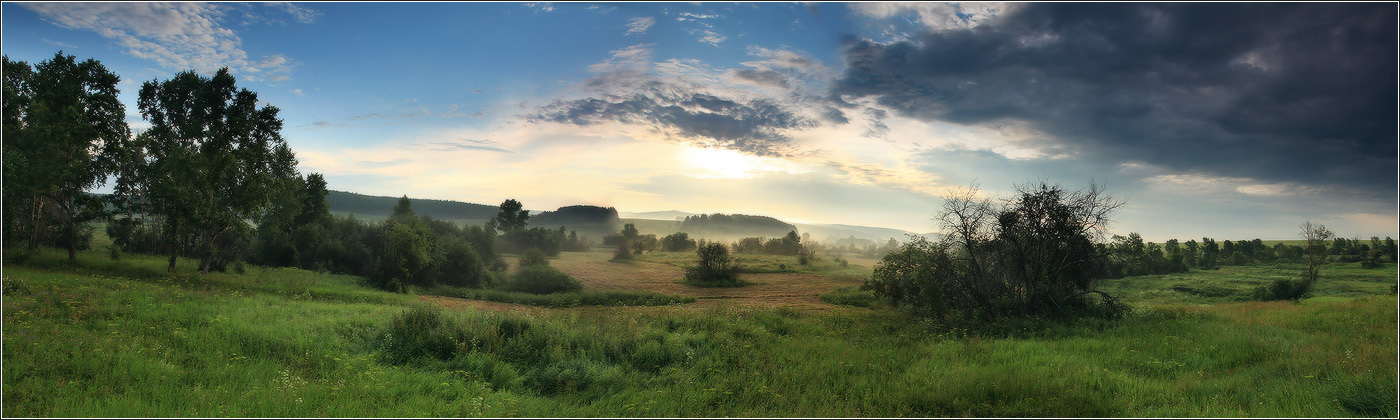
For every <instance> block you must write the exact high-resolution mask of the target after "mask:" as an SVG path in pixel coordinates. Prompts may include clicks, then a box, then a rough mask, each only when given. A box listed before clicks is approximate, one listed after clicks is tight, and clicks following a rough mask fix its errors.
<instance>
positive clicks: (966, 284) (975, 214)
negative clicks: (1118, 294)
mask: <svg viewBox="0 0 1400 420" xmlns="http://www.w3.org/2000/svg"><path fill="white" fill-rule="evenodd" d="M976 196H977V195H976V194H954V195H949V196H945V206H944V211H943V213H942V214H940V215H939V218H938V219H939V220H941V221H943V224H944V226H945V228H950V229H948V230H947V231H946V232H945V235H944V237H945V239H944V240H943V241H942V242H940V243H930V242H928V241H926V240H921V239H920V238H914V239H915V240H913V241H911V242H910V243H908V244H905V245H904V246H903V247H901V248H898V249H895V250H893V251H892V252H891V253H889V254H886V256H885V257H883V258H882V259H881V261H880V263H879V264H877V265H876V267H875V271H874V274H873V275H872V276H871V279H870V283H869V284H870V287H871V288H872V290H873V291H874V292H875V293H876V295H878V296H882V297H884V298H885V299H887V300H889V301H890V302H891V303H894V304H896V305H901V306H907V307H910V308H912V309H914V310H916V311H919V312H924V313H928V314H932V315H935V316H943V315H947V314H950V313H952V312H958V313H966V314H968V315H975V316H979V317H982V318H984V319H990V318H993V317H997V316H1008V315H1031V316H1041V315H1045V316H1050V315H1066V314H1070V313H1075V312H1076V310H1096V309H1094V308H1100V307H1101V306H1100V305H1098V304H1095V303H1093V302H1091V301H1089V300H1088V299H1087V298H1086V297H1085V296H1086V295H1087V294H1089V293H1097V294H1099V295H1100V296H1102V297H1103V298H1104V299H1105V303H1106V304H1107V305H1106V306H1107V307H1108V308H1110V309H1111V310H1112V311H1111V313H1114V314H1117V313H1120V310H1121V307H1120V306H1118V305H1116V302H1115V301H1114V300H1113V299H1112V298H1111V297H1110V296H1108V295H1107V294H1105V293H1103V292H1101V291H1097V290H1093V287H1094V285H1095V284H1096V280H1097V279H1098V276H1099V275H1101V273H1103V264H1104V262H1105V258H1106V255H1104V254H1103V253H1102V252H1100V249H1101V248H1102V247H1098V246H1095V245H1094V240H1095V239H1098V238H1101V237H1102V236H1103V235H1104V229H1105V227H1106V224H1107V222H1108V220H1109V219H1108V217H1109V214H1111V213H1112V211H1113V210H1115V209H1117V208H1118V207H1119V206H1121V205H1122V203H1121V202H1118V201H1115V200H1113V199H1112V198H1111V197H1109V196H1107V195H1105V194H1104V193H1103V191H1102V190H1100V189H1099V188H1098V186H1097V185H1091V186H1090V188H1089V189H1088V190H1084V191H1066V190H1064V189H1063V188H1061V187H1059V186H1050V185H1047V184H1045V183H1043V182H1042V183H1039V184H1031V185H1023V186H1018V187H1017V196H1016V197H1015V198H1013V199H1011V200H1009V201H1007V202H1006V203H1005V204H1004V205H1003V206H1002V207H1001V208H1000V209H997V210H991V209H984V210H978V207H982V206H980V205H978V204H977V203H975V202H971V203H970V202H969V201H971V200H976ZM993 214H994V215H995V217H986V216H990V215H993ZM959 227H962V228H959ZM969 244H970V245H971V246H969ZM969 253H976V254H977V255H976V258H975V259H974V258H967V257H964V255H967V254H969ZM974 260H975V261H977V263H976V264H975V265H974V264H973V263H972V261H974Z"/></svg>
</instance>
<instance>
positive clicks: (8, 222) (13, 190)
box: [0, 55, 38, 246]
mask: <svg viewBox="0 0 1400 420" xmlns="http://www.w3.org/2000/svg"><path fill="white" fill-rule="evenodd" d="M4 65H5V67H4V72H5V89H4V95H5V99H4V100H5V102H4V107H5V110H4V124H3V125H4V141H3V142H0V147H3V148H4V153H3V156H4V174H5V176H4V181H3V183H4V187H3V189H0V191H3V194H4V206H5V209H4V215H5V232H4V235H5V244H6V245H10V244H12V243H14V242H15V240H16V239H19V238H21V237H24V238H25V239H24V241H25V242H26V243H30V244H31V246H33V245H34V244H33V243H32V241H30V240H29V238H30V237H31V236H30V235H29V234H28V233H26V232H28V230H29V229H32V227H31V225H30V224H31V223H32V221H33V220H32V219H33V218H34V217H33V216H35V215H37V213H34V210H33V205H32V204H33V202H34V201H35V200H34V198H35V197H36V196H37V195H38V193H37V191H38V190H37V189H36V188H34V187H35V184H36V183H35V181H34V180H32V179H30V178H32V177H34V176H35V175H36V174H35V173H34V171H31V170H29V161H28V159H26V158H25V155H26V154H27V152H28V151H27V150H26V149H27V148H28V146H29V145H30V142H29V140H28V139H27V138H26V137H27V135H28V134H29V130H26V129H25V128H26V127H25V120H26V119H27V118H25V116H26V115H28V113H29V103H30V100H31V98H32V97H33V89H32V88H31V86H30V80H32V79H33V78H34V69H32V68H30V67H29V63H25V62H23V61H10V56H8V55H6V56H4ZM16 216H18V217H16Z"/></svg>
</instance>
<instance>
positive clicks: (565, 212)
mask: <svg viewBox="0 0 1400 420" xmlns="http://www.w3.org/2000/svg"><path fill="white" fill-rule="evenodd" d="M579 225H599V227H602V228H605V229H607V230H609V231H612V230H616V229H620V228H621V227H622V221H621V219H618V217H617V209H615V208H612V207H598V206H565V207H560V208H559V210H555V211H547V212H543V213H540V214H536V215H533V216H532V217H530V226H544V227H549V226H579Z"/></svg>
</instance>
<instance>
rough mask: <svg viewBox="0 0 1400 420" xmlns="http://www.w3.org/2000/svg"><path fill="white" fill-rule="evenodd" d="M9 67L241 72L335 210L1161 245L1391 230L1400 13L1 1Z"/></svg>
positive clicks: (136, 75) (130, 84)
mask: <svg viewBox="0 0 1400 420" xmlns="http://www.w3.org/2000/svg"><path fill="white" fill-rule="evenodd" d="M3 12H4V15H3V49H4V53H5V54H6V55H7V56H8V57H9V58H10V59H12V60H20V61H27V62H30V63H38V62H40V61H43V60H46V59H49V58H51V57H52V56H53V54H54V53H55V52H57V51H58V50H60V49H61V50H63V52H64V53H65V54H70V55H74V56H76V57H78V58H79V59H87V58H95V59H97V60H99V61H101V62H102V63H103V64H104V65H106V66H107V67H108V68H109V69H111V70H113V71H115V72H116V73H117V74H118V75H120V76H121V77H122V79H123V82H122V83H123V84H122V85H121V86H120V87H121V89H122V99H123V101H124V102H125V103H126V105H127V113H128V123H129V124H130V125H131V126H132V127H133V128H134V129H137V130H139V129H141V128H143V127H144V124H145V123H144V122H143V121H142V119H141V118H140V115H139V110H138V109H137V108H136V99H135V98H136V93H137V91H138V90H139V88H140V84H141V83H142V82H146V81H151V80H157V79H159V80H164V79H167V78H169V77H171V76H173V75H174V74H175V73H176V72H179V71H182V70H187V69H194V70H196V71H199V72H202V73H206V74H211V73H212V72H213V71H216V70H217V69H218V68H220V67H224V66H228V67H230V68H231V69H232V70H233V72H234V75H235V77H237V78H238V83H239V85H240V86H242V87H246V88H248V89H250V90H253V91H254V92H257V93H258V95H259V98H260V99H261V100H262V101H264V102H266V103H269V104H272V105H274V106H277V107H278V108H280V109H281V116H282V118H283V119H284V120H285V129H284V131H283V136H284V137H285V138H286V139H287V141H288V142H289V143H290V144H291V145H292V147H293V149H294V150H295V151H296V152H297V156H298V158H299V161H300V168H301V170H302V171H303V172H304V173H306V172H319V173H323V174H324V175H325V176H326V179H327V181H328V183H329V186H330V188H332V189H338V190H346V191H353V192H359V193H365V194H375V195H390V196H399V195H405V194H406V195H408V196H410V197H421V198H438V199H451V200H460V201H467V202H475V203H484V204H495V203H499V202H501V201H503V200H504V199H506V198H515V199H519V200H521V201H522V202H523V203H525V205H526V207H527V208H530V209H536V210H552V209H554V208H557V207H559V206H564V205H572V204H595V205H603V206H614V207H617V208H618V209H619V210H620V211H630V212H644V211H660V210H682V211H688V212H727V213H748V214H763V215H769V216H774V217H778V218H781V219H784V220H789V221H797V222H806V223H841V224H852V225H866V226H882V227H892V228H898V229H905V230H909V231H914V232H930V231H935V230H937V226H935V225H934V223H933V222H932V221H931V219H932V217H933V215H934V214H935V213H936V212H937V210H938V208H939V206H941V204H942V200H941V199H940V198H939V196H940V195H941V194H943V193H944V192H946V191H948V190H949V189H951V188H959V187H964V186H967V185H969V184H972V183H976V184H979V185H980V186H981V188H982V191H983V192H984V193H985V194H987V195H989V196H993V197H1007V196H1009V194H1010V193H1011V191H1012V185H1013V184H1018V183H1025V182H1028V181H1036V180H1046V181H1049V182H1052V183H1060V184H1062V185H1063V186H1065V187H1069V188H1083V187H1086V186H1087V185H1088V184H1089V183H1090V182H1098V183H1100V184H1104V185H1106V186H1107V189H1108V191H1109V192H1110V193H1112V194H1113V195H1115V196H1116V197H1118V198H1121V199H1124V200H1126V201H1127V205H1125V206H1124V207H1123V208H1122V209H1121V210H1120V211H1119V212H1118V213H1117V217H1116V219H1117V222H1116V223H1115V224H1114V225H1113V226H1112V227H1111V228H1112V230H1113V231H1115V232H1116V233H1121V234H1126V233H1128V232H1138V233H1140V234H1142V235H1143V236H1144V237H1145V238H1147V239H1148V240H1154V241H1159V242H1160V241H1164V240H1166V239H1169V238H1179V239H1182V240H1185V239H1187V238H1197V239H1199V238H1200V237H1203V236H1210V237H1213V238H1216V239H1252V238H1256V237H1258V238H1265V239H1289V238H1293V237H1295V236H1296V235H1297V230H1298V229H1297V226H1298V225H1299V224H1300V223H1302V222H1303V221H1304V220H1312V221H1314V222H1321V223H1323V224H1326V225H1327V226H1329V227H1331V228H1332V229H1333V230H1334V231H1336V232H1337V233H1338V234H1340V235H1343V236H1347V237H1353V236H1357V237H1361V238H1367V237H1370V236H1372V235H1379V236H1386V235H1390V236H1396V229H1397V219H1396V177H1395V175H1396V172H1397V171H1396V169H1397V165H1396V147H1395V145H1396V130H1395V124H1396V117H1395V115H1396V108H1395V98H1396V95H1395V91H1396V81H1395V78H1396V76H1395V75H1396V65H1395V62H1396V55H1395V46H1396V41H1395V39H1396V27H1395V20H1396V19H1395V18H1396V6H1395V5H1394V4H1386V3H1369V4H1341V5H1329V4H1275V5H1243V4H1161V3H1153V4H1130V3H1118V4H1098V3H1091V4H999V3H970V4H957V3H859V4H857V3H737V4H736V3H316V2H312V3H175V4H164V3H13V2H7V3H5V4H4V5H3Z"/></svg>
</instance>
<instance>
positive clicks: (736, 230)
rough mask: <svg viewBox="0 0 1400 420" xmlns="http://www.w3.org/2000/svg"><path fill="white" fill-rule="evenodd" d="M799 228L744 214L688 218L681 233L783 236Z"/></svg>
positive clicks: (775, 220)
mask: <svg viewBox="0 0 1400 420" xmlns="http://www.w3.org/2000/svg"><path fill="white" fill-rule="evenodd" d="M796 230H797V226H793V225H792V224H791V223H787V222H784V221H782V220H778V219H774V218H772V217H768V216H749V215H744V214H721V213H715V214H702V215H699V216H687V217H686V218H685V220H682V221H681V226H680V231H681V232H689V233H691V234H694V235H697V236H705V235H711V236H775V237H777V236H783V235H785V234H787V233H788V232H792V231H796Z"/></svg>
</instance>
